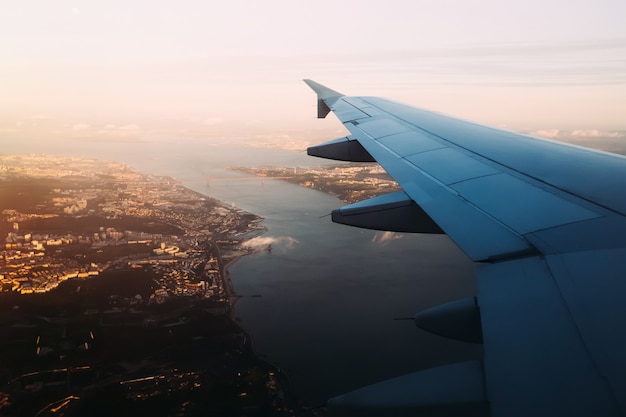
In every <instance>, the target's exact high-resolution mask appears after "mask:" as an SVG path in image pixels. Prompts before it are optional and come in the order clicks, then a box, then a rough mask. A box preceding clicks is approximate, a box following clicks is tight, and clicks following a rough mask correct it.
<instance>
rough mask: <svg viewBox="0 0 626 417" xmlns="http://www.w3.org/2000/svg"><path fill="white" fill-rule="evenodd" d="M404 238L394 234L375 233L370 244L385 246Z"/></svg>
mask: <svg viewBox="0 0 626 417" xmlns="http://www.w3.org/2000/svg"><path fill="white" fill-rule="evenodd" d="M402 238H404V235H402V234H400V233H395V232H376V234H375V235H374V237H373V238H372V243H380V244H383V245H384V244H385V243H387V242H390V241H392V240H398V239H402Z"/></svg>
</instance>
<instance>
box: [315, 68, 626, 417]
mask: <svg viewBox="0 0 626 417" xmlns="http://www.w3.org/2000/svg"><path fill="white" fill-rule="evenodd" d="M304 81H305V82H306V83H307V84H308V85H309V86H310V87H311V88H312V89H313V90H314V91H315V92H316V93H317V98H318V117H320V118H323V117H325V116H326V115H327V114H328V113H329V112H330V111H332V112H333V113H334V114H335V116H337V118H339V120H340V121H341V122H342V123H343V124H344V126H345V127H346V128H347V129H348V131H349V132H350V135H348V136H346V137H345V138H341V139H337V140H334V141H331V142H328V143H325V144H322V145H319V146H314V147H311V148H309V149H308V153H309V154H310V155H314V156H320V157H324V158H331V159H337V160H345V161H374V160H375V161H377V162H378V163H380V165H381V166H382V167H383V168H384V169H385V170H386V171H387V172H388V173H389V174H390V175H391V176H392V177H393V178H394V179H395V180H396V181H397V182H398V183H399V184H400V186H401V187H402V189H403V191H401V192H398V193H393V194H388V195H384V196H380V197H377V198H374V199H371V200H366V201H362V202H359V203H356V204H353V205H349V206H346V207H343V208H340V209H338V210H335V211H333V213H332V218H333V221H335V222H339V223H343V224H349V225H355V226H359V227H366V228H372V229H380V230H395V231H406V232H422V233H442V232H443V233H446V234H447V235H448V236H449V237H450V238H451V239H452V240H453V241H454V242H455V243H456V244H457V245H458V246H459V247H460V248H461V249H462V250H463V251H464V252H465V253H466V254H467V255H468V256H469V257H470V258H471V259H472V260H473V261H474V262H476V263H477V268H476V271H477V277H476V279H477V284H478V294H477V296H476V297H475V298H474V299H470V300H460V301H458V302H454V303H450V304H448V305H443V306H439V307H436V308H433V309H430V310H427V311H425V312H422V313H419V314H418V315H417V316H416V321H417V323H418V326H420V327H422V328H424V329H427V330H430V331H432V332H434V333H438V334H440V335H443V336H448V337H452V338H456V339H460V340H465V341H468V342H478V343H483V349H484V358H483V360H482V361H476V362H465V363H456V364H450V365H447V366H444V367H440V368H432V369H428V370H425V371H421V372H418V373H415V374H410V375H406V376H403V377H399V378H396V379H392V380H389V381H384V382H381V383H378V384H375V385H372V386H369V387H365V388H362V389H360V390H356V391H353V392H351V393H347V394H345V395H342V396H340V397H337V398H335V399H332V400H330V401H329V403H328V405H329V407H330V408H331V410H337V411H339V412H341V413H346V414H348V415H349V414H350V413H352V412H354V413H356V414H357V415H358V413H360V412H363V411H364V412H366V414H365V415H370V414H371V412H375V411H379V412H381V413H383V414H391V413H396V414H394V415H401V414H402V413H408V414H409V415H411V414H412V413H415V412H420V411H423V412H425V413H438V414H436V415H458V413H459V412H460V413H461V415H492V416H518V415H519V416H548V415H549V416H561V415H563V416H564V415H567V416H590V415H602V416H619V415H621V416H624V415H626V303H625V299H626V218H625V215H626V158H624V157H621V156H618V155H613V154H609V153H604V152H599V151H594V150H590V149H586V148H582V147H577V146H571V145H566V144H562V143H557V142H554V141H549V140H544V139H540V138H535V137H531V136H526V135H521V134H517V133H513V132H509V131H503V130H499V129H495V128H492V127H488V126H483V125H480V124H476V123H472V122H469V121H465V120H460V119H456V118H452V117H449V116H446V115H443V114H439V113H435V112H430V111H426V110H423V109H419V108H415V107H411V106H408V105H405V104H401V103H398V102H395V101H390V100H386V99H382V98H378V97H349V96H345V95H343V94H341V93H339V92H337V91H334V90H331V89H329V88H327V87H325V86H323V85H321V84H318V83H316V82H314V81H311V80H304ZM367 413H370V414H367ZM428 415H430V414H428Z"/></svg>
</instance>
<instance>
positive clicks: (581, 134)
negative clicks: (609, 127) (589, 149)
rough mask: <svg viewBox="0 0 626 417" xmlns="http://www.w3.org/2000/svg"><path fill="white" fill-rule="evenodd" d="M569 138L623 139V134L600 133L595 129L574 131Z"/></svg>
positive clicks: (600, 131)
mask: <svg viewBox="0 0 626 417" xmlns="http://www.w3.org/2000/svg"><path fill="white" fill-rule="evenodd" d="M570 136H572V137H575V138H623V137H624V132H615V131H613V132H611V131H602V130H597V129H588V130H574V131H573V132H571V133H570Z"/></svg>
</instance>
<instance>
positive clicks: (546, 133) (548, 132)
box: [530, 129, 561, 139]
mask: <svg viewBox="0 0 626 417" xmlns="http://www.w3.org/2000/svg"><path fill="white" fill-rule="evenodd" d="M560 133H561V131H560V130H559V129H541V130H535V131H534V132H530V134H531V135H533V136H540V137H542V138H549V139H553V138H556V137H558V136H559V134H560Z"/></svg>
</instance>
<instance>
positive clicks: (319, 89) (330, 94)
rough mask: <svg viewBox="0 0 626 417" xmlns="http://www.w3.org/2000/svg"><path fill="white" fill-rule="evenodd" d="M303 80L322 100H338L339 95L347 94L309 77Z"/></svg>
mask: <svg viewBox="0 0 626 417" xmlns="http://www.w3.org/2000/svg"><path fill="white" fill-rule="evenodd" d="M302 81H304V82H305V83H306V85H308V86H309V87H311V89H312V90H313V91H315V93H316V94H317V98H318V99H320V100H324V101H327V100H337V99H338V98H339V97H343V96H344V95H345V94H342V93H340V92H339V91H335V90H333V89H331V88H328V87H326V86H325V85H322V84H320V83H318V82H316V81H313V80H311V79H308V78H305V79H303V80H302Z"/></svg>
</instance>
